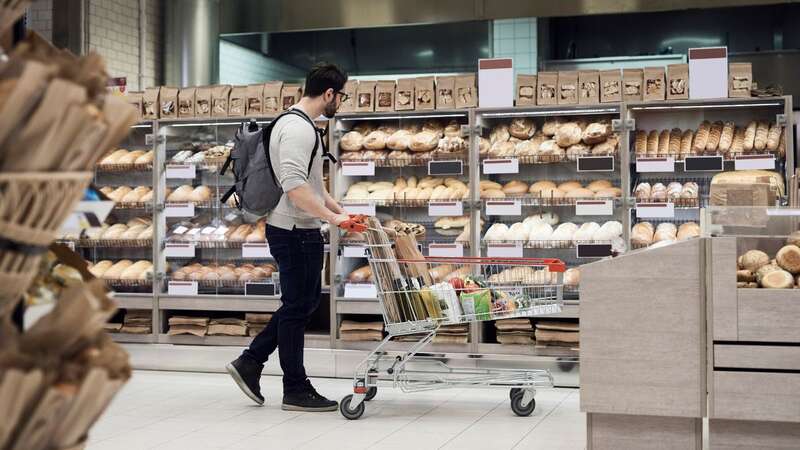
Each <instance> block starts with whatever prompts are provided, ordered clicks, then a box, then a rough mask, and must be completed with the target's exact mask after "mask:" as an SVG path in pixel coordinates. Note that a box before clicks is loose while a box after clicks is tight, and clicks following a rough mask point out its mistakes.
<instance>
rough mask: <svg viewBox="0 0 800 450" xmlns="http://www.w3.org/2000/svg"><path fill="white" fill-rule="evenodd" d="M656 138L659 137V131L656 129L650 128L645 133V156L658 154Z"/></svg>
mask: <svg viewBox="0 0 800 450" xmlns="http://www.w3.org/2000/svg"><path fill="white" fill-rule="evenodd" d="M658 139H659V132H658V131H657V130H652V131H650V133H648V135H647V156H656V155H658Z"/></svg>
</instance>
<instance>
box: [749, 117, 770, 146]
mask: <svg viewBox="0 0 800 450" xmlns="http://www.w3.org/2000/svg"><path fill="white" fill-rule="evenodd" d="M768 137H769V124H768V123H767V122H763V121H759V122H758V126H757V127H756V137H755V139H754V140H753V149H754V150H755V151H757V152H763V151H764V150H765V149H766V148H767V138H768Z"/></svg>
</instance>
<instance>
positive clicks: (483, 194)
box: [481, 189, 506, 198]
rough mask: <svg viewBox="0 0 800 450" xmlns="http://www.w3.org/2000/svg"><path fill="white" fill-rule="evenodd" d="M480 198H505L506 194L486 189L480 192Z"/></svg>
mask: <svg viewBox="0 0 800 450" xmlns="http://www.w3.org/2000/svg"><path fill="white" fill-rule="evenodd" d="M481 198H506V193H505V192H503V191H502V190H500V189H486V190H483V191H481Z"/></svg>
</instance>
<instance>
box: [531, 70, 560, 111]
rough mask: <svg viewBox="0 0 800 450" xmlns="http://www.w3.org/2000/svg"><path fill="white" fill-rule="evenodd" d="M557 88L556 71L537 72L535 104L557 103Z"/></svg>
mask: <svg viewBox="0 0 800 450" xmlns="http://www.w3.org/2000/svg"><path fill="white" fill-rule="evenodd" d="M557 89H558V72H539V73H538V74H537V76H536V104H537V105H555V104H557V103H558V96H557Z"/></svg>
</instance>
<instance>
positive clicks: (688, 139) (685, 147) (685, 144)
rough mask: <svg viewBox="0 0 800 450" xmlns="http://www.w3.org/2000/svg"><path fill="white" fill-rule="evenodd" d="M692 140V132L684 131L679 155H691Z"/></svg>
mask: <svg viewBox="0 0 800 450" xmlns="http://www.w3.org/2000/svg"><path fill="white" fill-rule="evenodd" d="M693 140H694V131H692V130H686V131H684V132H683V135H682V136H681V153H680V154H681V155H688V154H691V153H692V144H693V142H692V141H693Z"/></svg>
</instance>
